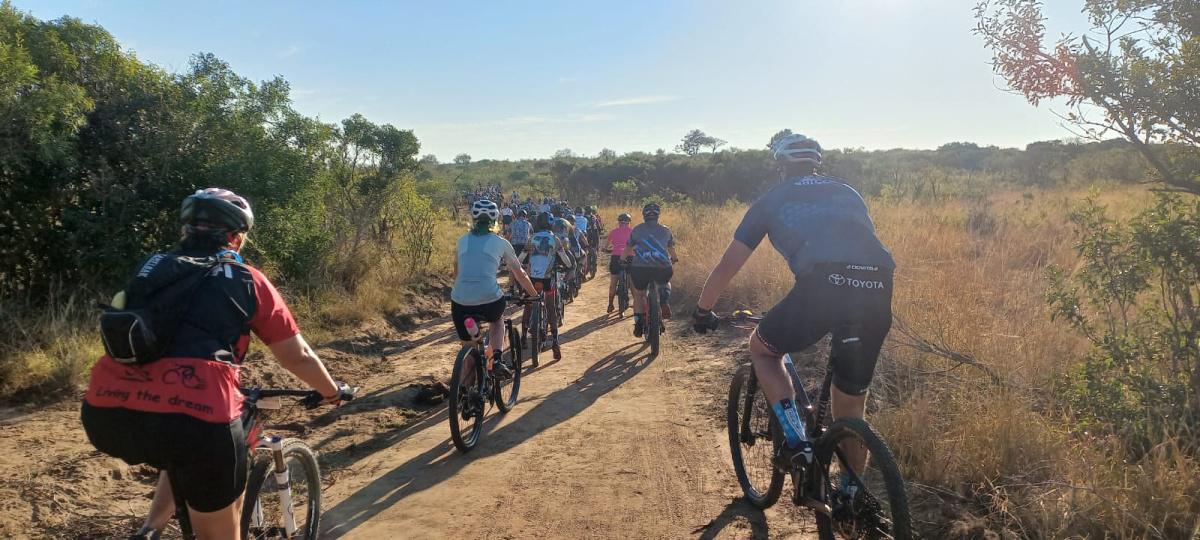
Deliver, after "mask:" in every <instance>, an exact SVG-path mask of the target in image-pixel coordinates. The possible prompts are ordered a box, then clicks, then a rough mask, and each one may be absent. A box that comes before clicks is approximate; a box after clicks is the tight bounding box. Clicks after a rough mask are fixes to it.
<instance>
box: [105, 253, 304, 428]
mask: <svg viewBox="0 0 1200 540" xmlns="http://www.w3.org/2000/svg"><path fill="white" fill-rule="evenodd" d="M250 332H254V334H255V335H257V336H258V337H259V339H261V340H262V342H263V343H265V344H267V345H272V344H274V343H278V342H280V341H283V340H286V339H289V338H291V337H293V336H295V335H296V334H299V333H300V328H299V327H298V326H297V325H296V320H295V318H294V317H292V313H291V311H290V310H288V307H287V305H286V304H285V303H284V301H283V297H282V296H280V294H279V291H278V290H276V289H275V286H274V285H272V284H271V282H270V280H268V279H267V277H266V276H264V275H263V274H262V272H259V271H258V269H256V268H252V267H250V266H246V265H242V264H230V263H222V264H221V265H219V266H218V267H217V268H216V269H215V270H214V271H213V273H211V274H209V275H208V276H206V277H205V278H204V279H203V280H202V281H201V283H200V285H199V286H198V287H197V289H196V291H195V293H193V297H192V300H191V305H190V307H189V309H188V311H187V313H186V314H185V315H184V316H183V319H182V321H181V322H180V325H179V329H178V330H177V331H176V334H175V337H174V340H173V341H172V343H171V346H170V348H169V349H168V350H167V354H166V355H165V356H164V357H163V358H161V359H159V360H157V361H155V362H151V363H149V364H142V365H130V364H122V363H119V362H117V361H116V360H113V359H112V358H110V357H109V356H107V355H105V356H103V357H101V358H100V360H99V361H98V362H96V364H95V366H93V367H92V373H91V380H90V381H89V383H88V390H87V393H86V394H85V397H84V400H85V401H86V402H87V403H88V404H90V405H92V406H94V407H101V408H106V407H120V408H124V409H130V410H136V411H145V412H151V413H167V414H170V413H180V414H185V415H188V416H191V417H193V418H197V419H199V420H203V421H205V422H214V423H225V424H227V423H229V422H231V421H232V420H234V419H235V418H238V416H239V415H240V414H241V412H242V401H243V399H242V393H241V392H240V391H239V390H238V386H239V383H240V380H239V377H238V365H237V364H238V363H240V362H241V360H242V359H243V358H244V357H245V355H246V351H247V350H248V349H249V346H250Z"/></svg>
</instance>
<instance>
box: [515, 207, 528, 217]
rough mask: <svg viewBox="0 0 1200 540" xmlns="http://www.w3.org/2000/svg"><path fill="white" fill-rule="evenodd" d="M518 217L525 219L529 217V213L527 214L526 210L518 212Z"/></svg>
mask: <svg viewBox="0 0 1200 540" xmlns="http://www.w3.org/2000/svg"><path fill="white" fill-rule="evenodd" d="M517 217H518V218H519V219H525V218H527V217H529V212H526V211H525V209H524V208H522V209H520V210H517Z"/></svg>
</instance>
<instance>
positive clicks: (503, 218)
mask: <svg viewBox="0 0 1200 540" xmlns="http://www.w3.org/2000/svg"><path fill="white" fill-rule="evenodd" d="M500 222H501V223H503V224H505V225H512V222H513V217H512V214H504V215H503V216H500Z"/></svg>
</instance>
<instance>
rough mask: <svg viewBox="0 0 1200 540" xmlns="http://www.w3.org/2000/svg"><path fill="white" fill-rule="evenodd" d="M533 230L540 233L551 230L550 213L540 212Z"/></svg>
mask: <svg viewBox="0 0 1200 540" xmlns="http://www.w3.org/2000/svg"><path fill="white" fill-rule="evenodd" d="M533 228H534V229H535V230H537V231H538V232H541V231H545V230H548V229H549V228H550V213H549V212H540V213H538V215H537V219H535V220H534V223H533Z"/></svg>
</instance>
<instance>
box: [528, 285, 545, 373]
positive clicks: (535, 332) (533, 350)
mask: <svg viewBox="0 0 1200 540" xmlns="http://www.w3.org/2000/svg"><path fill="white" fill-rule="evenodd" d="M543 303H544V302H542V301H539V302H536V303H534V304H533V305H532V306H530V308H529V322H528V326H526V327H525V335H526V336H528V337H529V359H530V361H532V362H533V366H534V367H537V365H538V354H539V353H541V352H542V326H544V325H543V324H542V305H543Z"/></svg>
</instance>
